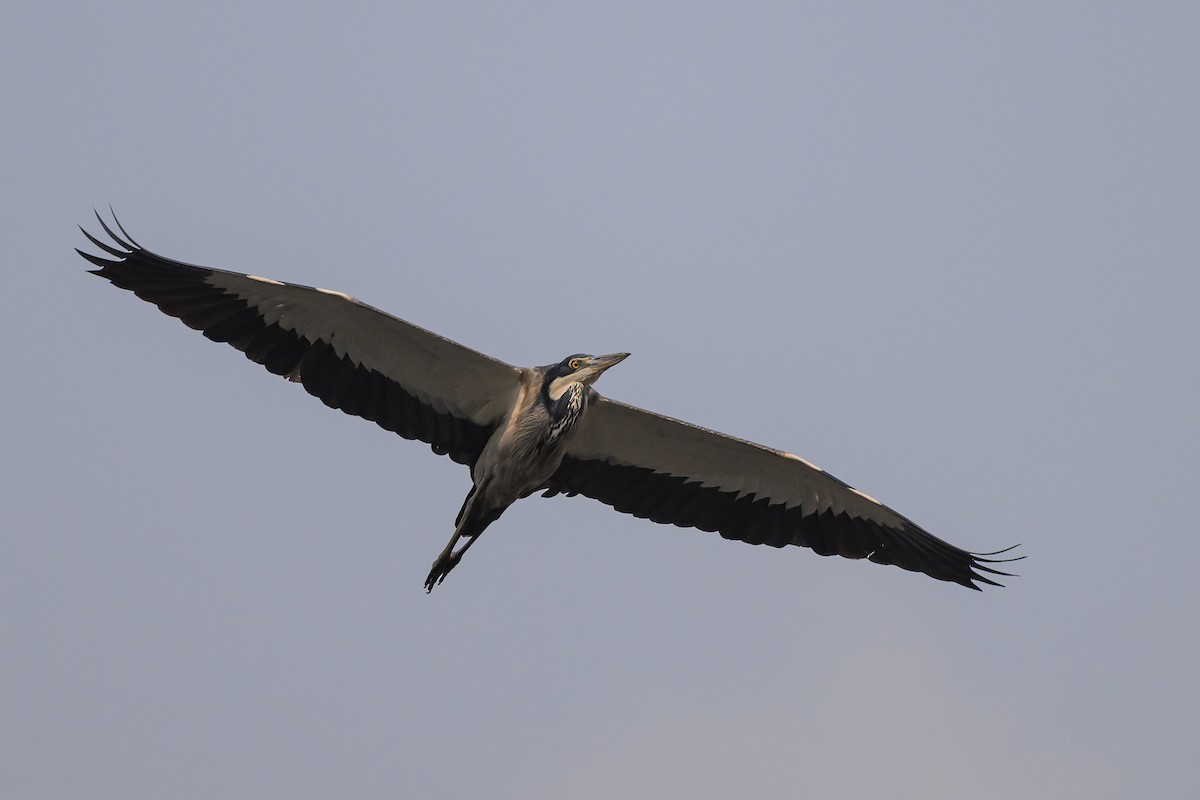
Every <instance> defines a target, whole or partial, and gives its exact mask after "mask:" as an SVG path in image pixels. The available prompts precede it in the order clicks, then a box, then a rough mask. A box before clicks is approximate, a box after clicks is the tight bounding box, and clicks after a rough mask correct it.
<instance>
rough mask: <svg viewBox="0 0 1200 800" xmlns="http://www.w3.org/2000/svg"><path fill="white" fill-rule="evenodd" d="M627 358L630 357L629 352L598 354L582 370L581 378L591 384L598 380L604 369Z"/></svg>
mask: <svg viewBox="0 0 1200 800" xmlns="http://www.w3.org/2000/svg"><path fill="white" fill-rule="evenodd" d="M627 358H629V353H609V354H608V355H606V356H596V357H595V358H593V359H592V360H591V361H589V362H588V365H587V366H586V367H584V368H583V369H582V370H580V372H579V373H578V374H579V379H580V380H581V381H583V382H584V383H585V384H587V385H589V386H590V385H591V384H593V383H595V382H596V379H597V378H599V377H600V375H601V374H602V373H603V372H604V370H606V369H608V368H609V367H615V366H616V365H617V364H620V363H621V362H622V361H624V360H625V359H627Z"/></svg>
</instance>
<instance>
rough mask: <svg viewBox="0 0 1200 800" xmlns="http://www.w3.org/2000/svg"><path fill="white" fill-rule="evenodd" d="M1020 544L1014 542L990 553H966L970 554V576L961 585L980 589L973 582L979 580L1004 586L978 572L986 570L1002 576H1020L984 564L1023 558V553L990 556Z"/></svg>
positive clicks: (1009, 561)
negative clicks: (1018, 554)
mask: <svg viewBox="0 0 1200 800" xmlns="http://www.w3.org/2000/svg"><path fill="white" fill-rule="evenodd" d="M1020 546H1021V545H1019V544H1014V545H1010V546H1008V547H1005V548H1004V549H1002V550H993V551H991V552H990V553H968V554H967V555H968V556H970V559H971V560H970V565H969V569H970V572H971V577H970V578H969V579H968V582H965V583H963V585H964V586H970V587H971V588H972V589H974V590H975V591H980V587H978V586H976V585H975V584H974V581H979V582H980V583H986V584H987V585H989V586H998V587H1000V588H1004V584H1003V583H1000V582H998V581H994V580H991V579H990V578H988V577H987V576H986V575H981V574H980V573H981V572H986V573H987V574H988V575H999V576H1001V577H1004V578H1018V577H1020V576H1019V575H1017V573H1015V572H1004V571H1003V570H998V569H995V568H993V567H988V566H985V565H986V564H1008V563H1011V562H1013V561H1020V560H1022V559H1024V558H1025V556H1023V555H1020V556H1011V557H1009V558H991V556H998V555H1001V554H1002V553H1007V552H1009V551H1011V550H1014V549H1015V548H1018V547H1020Z"/></svg>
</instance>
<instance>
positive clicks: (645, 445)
mask: <svg viewBox="0 0 1200 800" xmlns="http://www.w3.org/2000/svg"><path fill="white" fill-rule="evenodd" d="M548 488H549V492H548V493H550V494H553V493H557V492H565V493H567V494H582V495H585V496H587V497H592V498H595V499H596V500H599V501H601V502H603V503H607V504H608V505H610V506H612V507H613V508H615V509H616V510H617V511H622V512H624V513H626V514H633V515H634V516H637V517H642V518H646V519H650V520H653V521H654V522H659V523H673V524H675V525H679V526H681V527H695V528H699V529H700V530H704V531H719V532H720V534H721V535H722V536H723V537H725V538H726V539H738V540H740V541H743V542H749V543H750V544H769V545H771V546H772V547H783V546H784V545H788V544H794V545H800V546H803V547H810V548H812V549H813V550H815V551H816V552H817V553H819V554H821V555H823V556H831V555H840V556H845V557H846V558H869V559H870V560H871V561H874V562H876V563H879V564H895V565H896V566H898V567H903V568H904V569H908V570H914V571H917V572H923V573H925V574H926V575H929V576H931V577H934V578H937V579H938V580H943V581H953V582H955V583H960V584H962V585H963V586H967V587H970V588H972V589H978V588H979V587H978V586H976V585H975V581H979V582H981V583H987V584H991V585H993V586H999V585H1000V584H998V583H996V582H995V581H994V580H991V579H990V578H988V577H987V576H986V575H984V574H981V573H987V574H990V575H1008V574H1009V573H1006V572H1000V571H999V570H996V569H994V568H992V567H989V566H986V565H987V564H994V563H998V562H1001V561H1008V560H1015V559H993V558H985V557H984V556H994V555H997V553H969V552H967V551H966V550H961V549H959V548H957V547H955V546H954V545H951V544H949V543H947V542H944V541H942V540H941V539H939V538H937V537H936V536H933V535H932V534H930V533H927V532H926V531H924V530H922V529H921V528H920V527H918V526H917V525H915V524H914V523H913V522H912V521H911V520H909V519H907V518H905V517H903V516H901V515H900V514H897V513H896V512H895V511H893V510H892V509H890V508H888V507H887V506H885V505H883V504H881V503H880V502H878V501H877V500H875V499H873V498H871V497H869V496H867V495H865V494H863V493H862V492H860V491H858V490H857V489H854V488H852V487H850V486H848V485H847V484H845V483H842V482H841V481H840V480H838V479H837V478H835V477H833V476H832V475H830V474H829V473H828V472H825V471H824V470H822V469H820V468H819V467H816V466H814V465H812V464H810V463H808V462H807V461H805V460H804V459H802V458H800V457H798V456H794V455H792V454H791V453H785V452H783V451H781V450H772V449H769V448H766V447H762V446H761V445H757V444H753V443H751V442H747V441H743V440H741V439H735V438H733V437H732V436H726V435H724V434H722V433H716V432H715V431H710V430H707V429H705V428H701V427H698V426H696V425H691V424H688V423H686V422H681V421H679V420H676V419H671V418H669V417H664V416H661V415H659V414H654V413H651V412H649V411H643V410H642V409H640V408H634V407H633V406H629V405H626V404H624V403H617V402H614V401H612V400H608V399H607V398H604V397H600V396H598V395H597V396H596V397H595V398H593V400H592V402H591V404H590V407H589V409H588V412H587V414H586V415H585V416H584V418H583V422H581V423H580V430H579V432H578V433H577V435H576V436H575V438H574V439H572V440H571V441H570V442H569V443H568V444H567V454H566V457H565V458H564V459H563V463H562V466H561V467H560V468H559V470H558V472H556V473H555V474H554V477H553V478H552V479H551V481H550V484H549V487H548ZM1000 552H1003V551H1000Z"/></svg>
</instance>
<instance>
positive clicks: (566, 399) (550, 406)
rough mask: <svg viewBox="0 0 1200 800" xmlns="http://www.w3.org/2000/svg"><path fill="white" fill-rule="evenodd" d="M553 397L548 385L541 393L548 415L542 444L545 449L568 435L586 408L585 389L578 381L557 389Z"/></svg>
mask: <svg viewBox="0 0 1200 800" xmlns="http://www.w3.org/2000/svg"><path fill="white" fill-rule="evenodd" d="M554 388H559V387H554ZM553 395H554V393H553V390H552V388H551V386H549V385H548V386H547V387H546V389H545V391H543V392H542V400H543V402H544V403H545V405H546V413H547V414H549V415H550V425H549V427H548V428H547V430H546V440H545V443H544V446H546V447H553V446H554V445H556V444H558V443H559V442H560V441H561V440H562V439H563V437H564V436H566V435H567V434H568V433H570V432H571V431H572V430H573V429H574V428H575V426H576V425H577V424H578V423H579V420H580V419H581V418H582V417H583V411H584V409H585V408H586V407H587V387H586V386H584V385H583V384H582V383H579V382H578V381H575V382H572V383H569V384H567V385H566V386H565V387H562V388H559V391H558V392H557V395H558V396H557V397H555V396H553Z"/></svg>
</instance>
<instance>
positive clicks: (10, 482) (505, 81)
mask: <svg viewBox="0 0 1200 800" xmlns="http://www.w3.org/2000/svg"><path fill="white" fill-rule="evenodd" d="M1000 5H1001V4H995V6H994V7H992V8H990V9H981V8H979V7H978V4H951V3H903V4H901V3H887V4H878V5H857V6H854V7H851V5H850V4H843V3H828V4H801V3H780V4H754V3H749V4H748V3H738V4H732V3H730V4H723V5H714V4H703V3H679V4H667V3H654V4H645V3H629V4H624V3H612V2H609V3H604V4H600V5H596V4H589V5H588V6H586V7H585V6H581V5H576V4H566V3H550V2H547V3H495V4H470V3H465V4H455V3H443V4H433V3H429V4H408V3H387V4H379V5H359V4H346V3H338V4H336V5H335V4H329V5H328V6H316V5H308V6H305V5H298V4H295V3H255V4H244V3H225V2H209V3H204V4H188V5H187V7H186V8H184V7H182V6H181V5H180V4H163V3H151V2H146V3H126V2H115V3H105V4H95V3H86V4H83V3H20V4H9V5H8V6H6V8H5V10H4V11H3V12H0V67H2V68H0V90H2V92H3V94H2V97H0V99H2V101H3V108H4V114H3V118H2V119H0V140H2V141H3V155H0V170H2V172H0V177H2V179H3V186H4V188H5V191H4V192H3V193H2V195H0V205H2V211H3V215H2V218H3V220H4V221H3V223H2V224H3V230H4V246H5V250H6V256H5V269H4V275H5V280H6V290H5V298H6V301H5V311H4V314H3V315H2V316H0V325H2V326H3V336H2V337H0V348H3V350H2V352H0V363H2V364H3V371H2V377H0V385H2V387H3V391H2V393H0V397H2V398H3V400H2V401H0V402H2V403H3V408H4V410H5V413H4V415H3V419H4V421H3V423H2V424H3V432H2V435H3V442H4V446H3V451H4V456H3V458H2V459H0V470H2V474H0V479H2V480H0V500H2V503H0V508H2V509H3V510H2V511H0V514H2V516H0V520H2V527H3V533H2V535H0V647H2V653H0V656H2V657H0V775H2V776H3V777H2V778H0V782H2V783H3V785H4V790H3V794H4V795H5V796H6V797H12V798H29V799H32V798H55V799H56V800H58V799H60V798H68V797H87V798H122V799H123V800H127V799H128V798H164V797H171V798H193V797H194V798H212V797H222V798H261V797H290V798H323V797H332V796H341V797H356V798H375V797H379V798H382V797H449V798H454V797H499V798H547V799H549V798H564V797H571V798H584V799H585V800H588V799H590V798H608V797H664V796H666V797H672V796H673V797H689V798H692V797H694V798H724V797H732V796H740V797H772V796H775V797H783V796H791V797H797V796H802V795H806V796H812V797H828V798H862V797H883V796H886V797H891V798H929V797H972V798H1013V797H1055V798H1075V797H1082V798H1129V797H1154V798H1173V797H1178V798H1182V797H1194V796H1195V794H1194V793H1195V791H1196V789H1197V785H1200V766H1198V763H1200V762H1198V760H1197V758H1196V753H1195V751H1196V745H1197V741H1198V735H1197V713H1198V712H1200V682H1198V681H1197V675H1198V674H1200V641H1198V631H1200V602H1198V601H1200V598H1198V594H1197V590H1196V588H1195V585H1194V579H1193V572H1194V570H1195V565H1196V562H1197V559H1198V558H1200V544H1198V543H1197V542H1198V533H1200V531H1198V528H1197V521H1198V520H1200V499H1198V498H1200V492H1197V489H1196V480H1197V478H1198V477H1200V456H1198V455H1197V451H1198V449H1200V415H1198V414H1197V408H1200V398H1198V395H1200V391H1198V390H1200V359H1198V358H1197V353H1196V346H1197V341H1198V339H1200V313H1197V302H1198V296H1200V271H1198V263H1197V261H1198V257H1200V197H1198V194H1200V46H1198V45H1197V42H1200V6H1198V5H1197V4H1195V3H1146V4H1132V3H1130V4H1108V3H1057V4H1055V3H1026V4H1003V7H996V6H1000ZM110 202H111V203H112V204H113V206H114V207H115V208H116V210H117V212H118V214H119V215H120V217H121V220H122V222H123V223H124V224H125V226H126V228H128V229H129V231H130V233H132V234H133V235H134V236H135V237H137V238H138V239H139V240H140V241H141V242H142V244H144V245H146V246H148V247H150V248H152V249H155V250H157V251H159V252H161V253H163V254H165V255H168V256H173V257H176V258H179V259H182V260H185V261H192V262H196V263H201V264H207V265H211V266H217V267H224V268H227V269H233V270H238V271H244V272H253V273H256V274H260V275H266V276H270V277H275V278H280V279H284V280H289V281H294V282H299V283H305V284H315V285H319V286H327V287H331V288H334V289H340V290H342V291H346V292H348V293H351V294H354V295H355V296H357V297H360V298H362V299H364V300H365V301H366V302H369V303H371V304H373V305H376V306H379V307H381V308H384V309H386V310H388V311H391V312H393V313H395V314H397V315H399V316H401V317H404V318H406V319H409V320H412V321H414V322H416V323H419V324H421V325H424V326H426V327H429V328H432V329H434V330H436V331H438V332H440V333H443V334H445V335H447V336H450V337H452V338H454V339H457V340H459V341H461V342H463V343H465V344H468V345H471V346H474V347H477V348H480V349H484V350H486V351H488V352H490V353H493V354H495V355H496V356H498V357H500V358H503V359H505V360H507V361H509V362H511V363H516V364H544V363H549V362H554V361H557V360H559V359H560V358H562V357H563V356H564V355H566V354H568V353H573V352H577V351H585V352H611V351H617V350H628V351H631V352H632V353H633V357H632V358H630V359H629V360H628V361H627V362H625V363H624V364H622V365H621V366H620V367H619V368H617V369H614V370H612V371H611V372H610V373H609V374H607V375H605V376H604V379H603V380H602V381H601V383H600V385H599V389H600V390H601V391H602V392H604V393H606V394H608V395H610V396H612V397H615V398H619V399H622V400H625V401H628V402H632V403H636V404H638V405H643V406H646V407H649V408H652V409H655V410H659V411H662V412H664V413H668V414H671V415H673V416H677V417H681V418H684V419H688V420H691V421H695V422H697V423H701V424H704V425H707V426H710V427H714V428H717V429H718V430H723V431H727V432H730V433H733V434H737V435H739V436H742V437H746V438H750V439H753V440H756V441H761V442H764V443H766V444H769V445H772V446H777V447H781V448H784V449H788V450H791V451H793V452H796V453H798V454H800V455H802V456H804V457H805V458H807V459H809V460H811V461H814V462H815V463H817V464H820V465H821V466H823V467H825V468H827V469H828V470H830V471H831V472H833V473H834V474H835V475H837V476H839V477H841V478H843V479H844V480H847V481H849V482H851V483H852V484H854V485H856V486H858V487H859V488H861V489H863V490H864V491H866V492H868V493H870V494H872V495H874V496H876V497H878V498H880V499H881V500H882V501H883V502H885V503H887V504H889V505H891V506H893V507H895V508H896V509H898V510H899V511H901V512H902V513H904V514H906V515H908V516H910V517H912V518H913V519H914V520H916V521H918V522H919V523H920V524H922V525H924V526H925V527H927V528H928V529H929V530H931V531H933V532H935V533H937V534H938V535H940V536H942V537H944V538H947V539H949V540H951V541H953V542H954V543H956V544H959V545H961V546H963V547H967V548H970V549H974V550H988V549H994V548H998V547H1003V546H1006V545H1010V544H1013V543H1016V542H1021V543H1023V545H1024V546H1023V548H1022V552H1023V553H1025V554H1026V555H1027V556H1028V558H1027V560H1026V561H1024V562H1021V564H1020V565H1019V569H1018V571H1019V572H1020V573H1021V577H1019V578H1015V579H1012V580H1011V581H1009V586H1008V587H1007V588H1005V589H999V590H989V591H985V592H983V593H974V592H969V591H967V590H965V589H962V588H961V587H958V586H954V585H951V584H945V583H939V582H936V581H933V580H929V579H927V578H925V577H922V576H919V575H916V574H911V573H906V572H903V571H901V570H898V569H894V568H885V567H880V566H876V565H872V564H869V563H865V562H851V561H846V560H843V559H833V558H827V559H822V558H819V557H817V556H815V555H814V554H812V553H811V552H810V551H807V550H802V549H791V548H789V549H788V550H786V551H780V550H773V549H770V548H755V547H750V546H747V545H743V544H738V543H733V542H727V541H724V540H722V539H720V538H719V537H718V536H715V535H711V534H703V533H699V532H696V531H692V530H684V529H679V528H674V527H662V526H657V525H653V524H651V523H649V522H645V521H641V520H637V519H634V518H632V517H627V516H624V515H620V514H616V513H613V512H612V511H611V510H609V509H607V508H606V507H604V506H602V505H600V504H598V503H594V502H592V501H588V500H584V499H579V498H577V499H567V498H556V499H554V500H531V501H527V502H524V503H521V504H518V505H517V506H515V507H514V508H512V509H511V510H510V511H509V512H508V513H507V514H506V515H505V516H504V518H503V519H502V520H501V521H500V522H499V523H497V524H496V525H495V526H493V527H492V528H491V529H490V530H489V531H488V533H487V535H486V536H484V537H483V539H482V540H481V541H480V543H479V544H478V545H477V546H476V547H474V548H473V549H472V551H471V553H470V555H469V556H468V557H467V558H466V559H465V560H464V562H463V564H462V565H461V566H460V567H459V568H458V569H457V570H456V571H455V572H454V573H453V575H451V576H450V578H449V579H448V580H447V582H446V583H445V584H443V585H442V586H441V587H439V588H438V589H437V590H436V591H435V592H434V593H433V594H432V595H431V596H426V595H425V593H424V591H423V590H422V588H421V583H422V580H423V579H424V577H425V574H426V572H427V571H428V569H429V564H430V562H431V561H432V560H433V557H434V556H435V555H436V554H437V553H438V551H439V550H440V549H441V548H442V546H443V544H444V543H445V541H446V539H447V538H448V537H449V535H450V533H451V530H452V523H453V519H454V515H455V513H456V512H457V510H458V507H459V504H460V503H461V501H462V497H463V495H464V494H465V493H466V491H467V489H468V486H469V478H468V475H467V472H466V470H465V469H463V468H462V467H459V466H457V465H455V464H453V463H451V462H450V461H449V460H446V459H439V458H436V457H434V456H433V455H432V454H430V452H429V450H428V448H427V447H425V446H424V445H421V444H419V443H413V442H407V441H404V440H402V439H400V438H398V437H396V436H393V435H390V434H387V433H385V432H383V431H382V430H380V429H379V428H377V427H376V426H374V425H372V424H370V423H367V422H364V421H362V420H358V419H354V418H351V417H347V416H345V415H343V414H340V413H336V412H331V411H329V410H328V409H326V408H325V407H324V406H323V405H322V404H321V403H320V402H319V401H317V400H315V399H314V398H312V397H309V396H308V395H307V394H305V393H304V392H303V391H302V390H300V389H299V388H297V387H296V386H293V385H290V384H288V383H286V382H285V381H282V380H279V379H278V378H274V377H272V376H270V375H269V374H267V373H266V372H265V371H264V370H262V369H261V368H260V367H257V366H255V365H253V364H251V363H250V362H248V361H246V360H245V359H244V358H242V357H241V355H239V354H237V353H236V352H234V351H233V350H231V349H229V348H228V347H225V346H216V345H213V344H211V343H209V342H207V341H206V340H204V339H203V338H202V337H201V336H199V335H198V334H196V333H195V332H193V331H190V330H188V329H187V328H185V327H184V326H183V325H181V324H179V323H178V322H176V321H174V320H171V319H168V318H167V317H165V316H163V315H162V314H160V313H159V312H158V311H157V310H155V309H154V308H153V307H151V306H149V305H147V304H144V303H141V302H140V301H138V300H136V299H135V298H133V297H132V296H131V295H129V294H127V293H123V292H118V291H116V290H115V289H113V288H112V287H110V286H108V285H107V284H105V283H103V282H101V281H99V280H96V279H95V278H92V277H90V276H88V275H87V274H86V273H85V272H84V269H85V267H87V264H86V263H85V262H83V261H82V260H81V259H79V258H78V257H77V256H76V255H75V254H74V253H73V252H72V248H73V247H76V246H83V244H84V240H83V238H82V236H81V235H79V233H78V231H77V230H76V229H75V225H76V224H79V223H82V224H84V225H87V226H89V227H92V228H94V227H95V225H94V219H92V218H91V209H92V207H93V206H96V207H101V208H103V207H105V206H106V204H108V203H110Z"/></svg>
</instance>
